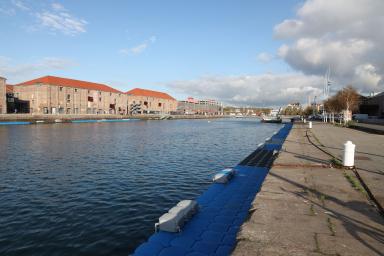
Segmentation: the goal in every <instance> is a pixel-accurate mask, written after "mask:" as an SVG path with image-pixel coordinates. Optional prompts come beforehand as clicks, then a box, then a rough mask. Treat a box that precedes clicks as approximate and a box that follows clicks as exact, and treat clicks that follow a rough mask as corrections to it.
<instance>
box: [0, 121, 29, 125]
mask: <svg viewBox="0 0 384 256" xmlns="http://www.w3.org/2000/svg"><path fill="white" fill-rule="evenodd" d="M21 124H31V122H23V121H12V122H0V125H21Z"/></svg>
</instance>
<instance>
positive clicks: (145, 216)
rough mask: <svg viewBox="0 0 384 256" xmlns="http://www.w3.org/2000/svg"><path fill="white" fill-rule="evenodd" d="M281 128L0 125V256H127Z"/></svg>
mask: <svg viewBox="0 0 384 256" xmlns="http://www.w3.org/2000/svg"><path fill="white" fill-rule="evenodd" d="M280 127H281V125H279V124H261V123H260V122H259V121H258V120H256V119H220V120H209V121H208V120H171V121H135V122H127V123H83V124H46V125H25V126H5V127H0V255H128V254H129V253H131V252H133V250H134V249H135V248H136V247H137V246H138V245H139V244H140V243H141V242H143V241H145V240H146V239H147V238H148V237H149V236H150V235H151V234H152V232H153V229H154V223H155V222H156V220H157V219H158V217H159V216H160V215H162V214H163V213H164V212H166V211H167V210H168V209H169V208H170V207H172V206H173V205H174V204H175V203H177V202H178V201H179V200H182V199H193V198H195V197H196V196H198V195H200V194H201V193H202V192H203V191H204V190H205V189H206V188H207V187H208V186H209V184H210V179H211V177H212V175H213V174H214V173H215V172H217V171H219V170H221V169H222V168H224V167H230V166H234V165H236V164H237V163H238V162H240V161H241V160H242V159H243V158H245V157H246V156H247V155H248V154H249V153H251V152H252V151H253V150H254V149H255V148H256V145H257V144H259V143H261V142H263V141H264V139H265V138H267V137H269V136H271V135H272V133H273V132H275V131H277V130H278V129H279V128H280Z"/></svg>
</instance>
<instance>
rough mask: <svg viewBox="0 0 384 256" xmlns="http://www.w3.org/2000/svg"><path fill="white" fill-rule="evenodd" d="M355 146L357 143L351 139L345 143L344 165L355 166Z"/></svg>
mask: <svg viewBox="0 0 384 256" xmlns="http://www.w3.org/2000/svg"><path fill="white" fill-rule="evenodd" d="M355 147H356V145H355V144H353V143H352V141H350V140H348V141H347V142H346V143H345V144H344V157H343V166H345V167H353V166H354V165H355Z"/></svg>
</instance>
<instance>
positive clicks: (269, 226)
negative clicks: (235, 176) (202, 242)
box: [232, 123, 384, 256]
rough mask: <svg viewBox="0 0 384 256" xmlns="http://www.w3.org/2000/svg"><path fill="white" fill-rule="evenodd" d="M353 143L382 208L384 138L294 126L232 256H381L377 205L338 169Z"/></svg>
mask: <svg viewBox="0 0 384 256" xmlns="http://www.w3.org/2000/svg"><path fill="white" fill-rule="evenodd" d="M347 140H351V141H352V142H353V143H354V144H356V153H355V165H356V171H357V172H358V174H359V175H360V176H361V178H362V180H363V182H364V183H365V184H366V186H367V187H368V188H369V190H370V191H371V192H372V194H373V196H374V197H375V199H376V200H377V202H378V203H379V204H381V205H383V203H384V200H383V196H384V186H383V184H384V170H383V166H384V154H383V149H384V146H383V145H384V136H382V135H376V134H369V133H366V132H362V131H358V130H353V129H349V128H342V127H335V126H332V125H330V124H323V123H314V125H313V128H312V129H308V124H302V123H295V124H294V126H293V128H292V130H291V132H290V134H289V135H288V137H287V139H286V141H285V142H284V144H283V147H282V151H281V153H280V154H279V157H278V158H277V159H276V160H275V161H274V164H273V166H272V168H271V170H270V171H269V174H268V175H267V177H266V179H265V181H264V184H263V186H262V188H261V191H260V192H259V194H258V195H257V197H256V199H255V200H254V201H253V203H252V212H251V214H250V217H249V219H248V220H247V221H246V222H245V223H244V224H243V225H242V227H241V231H240V232H239V233H238V235H237V245H236V248H235V249H234V251H233V252H232V255H319V256H320V255H383V254H384V218H383V216H381V215H380V213H379V210H378V208H377V205H375V204H374V202H372V200H370V198H369V196H368V195H367V192H366V191H365V189H364V187H363V186H362V184H360V182H359V180H358V178H357V177H356V175H355V173H354V172H353V171H352V170H346V169H338V168H335V167H334V166H332V163H335V162H337V161H338V160H337V159H340V158H341V156H342V153H343V144H344V143H345V142H346V141H347ZM332 156H333V157H334V158H335V159H333V157H332Z"/></svg>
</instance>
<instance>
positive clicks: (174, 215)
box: [155, 200, 198, 232]
mask: <svg viewBox="0 0 384 256" xmlns="http://www.w3.org/2000/svg"><path fill="white" fill-rule="evenodd" d="M197 210H198V204H197V202H196V201H194V200H182V201H180V202H179V203H178V204H177V205H176V206H174V207H172V208H171V209H170V210H169V211H168V212H167V213H165V214H163V215H162V216H161V217H160V218H159V222H158V223H156V224H155V230H156V231H158V230H162V231H167V232H180V231H181V228H182V226H183V225H184V223H185V222H186V221H187V220H188V219H190V218H191V217H192V216H193V215H194V214H195V213H196V212H197Z"/></svg>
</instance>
